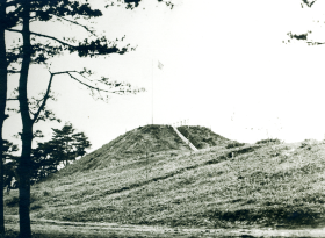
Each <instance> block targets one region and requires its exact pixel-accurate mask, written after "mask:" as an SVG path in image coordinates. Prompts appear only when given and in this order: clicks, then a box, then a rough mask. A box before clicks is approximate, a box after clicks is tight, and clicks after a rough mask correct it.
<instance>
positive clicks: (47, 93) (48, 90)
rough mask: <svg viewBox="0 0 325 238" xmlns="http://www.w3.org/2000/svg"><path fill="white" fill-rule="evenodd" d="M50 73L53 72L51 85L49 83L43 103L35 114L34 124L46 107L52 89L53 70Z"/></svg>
mask: <svg viewBox="0 0 325 238" xmlns="http://www.w3.org/2000/svg"><path fill="white" fill-rule="evenodd" d="M50 74H51V77H50V81H49V85H48V87H47V90H46V93H45V95H44V97H43V102H42V105H41V106H40V107H39V108H38V109H37V112H36V113H35V114H34V119H33V124H34V123H36V122H37V119H38V116H39V114H40V112H41V111H42V110H43V109H44V108H45V103H46V100H47V99H48V98H49V94H50V91H51V84H52V78H53V74H52V73H51V72H50Z"/></svg>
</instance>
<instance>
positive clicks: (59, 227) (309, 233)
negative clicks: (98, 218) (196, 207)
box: [6, 216, 325, 238]
mask: <svg viewBox="0 0 325 238" xmlns="http://www.w3.org/2000/svg"><path fill="white" fill-rule="evenodd" d="M10 217H11V218H10V220H11V221H10V223H7V224H6V229H8V230H11V231H14V233H15V234H17V232H18V231H19V223H18V222H17V220H16V219H15V218H16V217H13V216H10ZM17 218H18V217H17ZM15 220H16V221H15ZM31 227H32V231H33V237H138V238H140V237H147V238H148V237H191V238H194V237H325V228H318V229H301V230H297V229H296V230H289V229H269V228H268V229H266V228H265V229H188V228H184V229H182V228H174V229H173V228H167V227H161V226H143V225H128V224H117V223H91V222H89V223H83V222H60V221H52V220H42V219H32V224H31ZM10 237H15V236H14V235H13V236H10Z"/></svg>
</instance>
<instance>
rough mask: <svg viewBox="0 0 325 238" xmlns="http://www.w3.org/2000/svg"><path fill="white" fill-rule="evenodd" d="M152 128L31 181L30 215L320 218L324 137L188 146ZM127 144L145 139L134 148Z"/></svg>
mask: <svg viewBox="0 0 325 238" xmlns="http://www.w3.org/2000/svg"><path fill="white" fill-rule="evenodd" d="M153 128H154V127H152V126H145V127H141V128H137V129H135V130H132V131H130V132H127V133H126V134H125V135H123V136H121V137H119V138H116V139H115V140H113V141H111V142H110V143H108V144H107V145H104V146H103V147H102V148H101V149H100V150H98V151H94V152H93V153H90V154H89V155H87V156H85V157H84V158H81V159H80V160H78V161H76V162H75V163H74V164H71V165H69V166H67V168H65V169H63V171H62V172H61V171H59V172H58V174H57V175H56V176H54V177H53V178H52V179H50V180H48V181H44V182H42V183H40V184H37V185H35V186H32V187H31V201H32V202H31V212H32V215H31V217H32V220H33V219H34V220H35V221H36V220H37V219H47V220H58V221H65V222H114V223H116V222H117V223H123V224H145V225H159V226H165V227H178V228H202V229H219V228H225V229H228V228H231V229H233V228H265V227H268V228H289V229H293V228H311V227H323V226H324V224H325V223H324V222H325V218H324V215H323V214H324V210H325V209H324V202H325V195H324V189H323V187H324V171H325V160H324V158H325V145H324V144H323V143H309V142H308V143H307V142H305V143H297V144H283V143H280V142H279V141H277V140H274V141H273V140H268V141H267V143H264V142H263V143H257V144H254V145H253V144H252V145H250V144H245V145H240V144H239V145H238V146H237V147H236V148H230V149H226V146H223V145H222V146H221V145H219V146H218V145H216V146H214V147H213V146H212V147H210V149H209V150H199V151H195V152H193V151H190V150H189V148H188V147H187V145H184V144H182V143H177V142H176V141H175V140H174V139H175V137H173V131H172V130H170V129H169V127H165V128H163V129H153ZM153 131H156V132H153ZM166 131H168V133H166ZM139 133H144V134H143V137H141V138H142V139H143V140H144V141H146V139H147V140H148V141H149V142H150V141H153V140H152V138H156V139H157V140H158V139H159V138H160V139H162V138H163V139H164V140H165V141H166V142H165V144H163V145H161V146H159V145H156V144H155V143H156V142H155V143H152V144H150V143H149V145H148V146H144V145H146V144H145V142H141V140H138V141H134V140H133V139H132V138H133V137H134V136H137V135H138V134H139ZM197 134H199V133H197ZM165 136H167V137H168V139H166V137H165ZM210 137H211V134H210ZM210 137H208V138H210ZM216 138H217V137H216ZM218 138H219V136H218ZM220 138H221V139H220V140H219V141H220V143H221V144H222V143H223V144H227V143H228V142H229V141H228V142H227V139H224V140H223V138H222V137H220ZM212 141H213V139H212ZM214 141H218V140H214ZM158 142H159V141H158ZM124 143H126V144H124ZM135 143H138V144H137V145H143V146H144V147H140V148H141V149H140V150H142V151H141V153H140V152H139V147H137V146H132V145H134V144H135ZM141 143H143V144H141ZM222 147H223V148H222ZM122 148H124V149H125V150H126V151H128V152H126V151H123V149H122ZM148 148H150V149H152V148H155V152H148V151H150V150H149V149H148ZM113 152H115V153H113ZM146 152H148V153H149V155H145V154H146ZM123 156H126V157H125V158H123ZM112 158H113V159H112ZM17 197H18V192H17V191H13V192H12V193H11V194H10V195H5V204H7V207H6V208H5V209H6V210H5V213H6V214H12V215H17V214H18V202H17ZM8 206H10V207H8Z"/></svg>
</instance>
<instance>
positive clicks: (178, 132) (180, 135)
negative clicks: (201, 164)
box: [172, 126, 197, 151]
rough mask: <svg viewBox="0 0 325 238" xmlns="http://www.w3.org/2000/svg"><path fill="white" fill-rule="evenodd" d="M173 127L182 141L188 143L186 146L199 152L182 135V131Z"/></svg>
mask: <svg viewBox="0 0 325 238" xmlns="http://www.w3.org/2000/svg"><path fill="white" fill-rule="evenodd" d="M172 127H173V129H174V131H175V132H176V133H177V135H178V136H179V137H180V138H181V139H182V141H183V142H184V143H186V144H188V145H189V147H190V148H191V149H192V150H194V151H197V149H196V148H195V146H194V145H193V144H192V143H191V142H190V141H189V140H188V139H187V138H186V137H185V136H183V135H182V134H181V133H180V131H179V130H178V129H177V128H176V127H174V126H172Z"/></svg>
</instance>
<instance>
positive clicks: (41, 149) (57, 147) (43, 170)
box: [2, 123, 91, 186]
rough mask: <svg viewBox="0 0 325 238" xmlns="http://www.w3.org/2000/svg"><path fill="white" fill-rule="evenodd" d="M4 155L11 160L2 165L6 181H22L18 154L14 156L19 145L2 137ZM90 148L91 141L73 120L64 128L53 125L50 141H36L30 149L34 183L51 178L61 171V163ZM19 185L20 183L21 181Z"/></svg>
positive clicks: (65, 162)
mask: <svg viewBox="0 0 325 238" xmlns="http://www.w3.org/2000/svg"><path fill="white" fill-rule="evenodd" d="M2 146H3V151H2V158H4V159H5V160H11V162H9V163H5V164H4V165H3V175H4V181H3V184H4V185H5V184H7V180H9V181H11V180H12V178H13V177H15V179H16V180H17V182H18V183H19V176H17V172H16V171H17V168H18V167H19V160H20V157H19V156H14V155H12V154H13V152H15V151H17V150H18V149H17V145H14V144H13V143H11V142H8V141H7V140H2ZM90 147H91V143H90V141H89V140H88V137H87V136H86V135H85V133H84V132H75V129H74V128H73V126H72V124H71V123H66V124H65V125H64V126H63V128H62V129H53V128H52V138H51V140H50V141H47V142H39V143H37V147H36V148H35V149H32V150H31V160H32V166H31V176H30V181H31V184H33V183H34V182H36V181H38V180H42V179H44V178H46V177H48V176H49V175H50V174H52V173H56V172H57V171H58V170H59V166H60V165H61V164H64V166H67V165H68V163H69V162H71V161H74V160H75V159H76V158H78V157H80V156H84V155H85V154H86V149H89V148H90ZM18 183H17V185H18V186H19V184H18Z"/></svg>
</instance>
